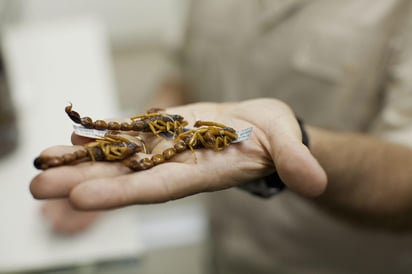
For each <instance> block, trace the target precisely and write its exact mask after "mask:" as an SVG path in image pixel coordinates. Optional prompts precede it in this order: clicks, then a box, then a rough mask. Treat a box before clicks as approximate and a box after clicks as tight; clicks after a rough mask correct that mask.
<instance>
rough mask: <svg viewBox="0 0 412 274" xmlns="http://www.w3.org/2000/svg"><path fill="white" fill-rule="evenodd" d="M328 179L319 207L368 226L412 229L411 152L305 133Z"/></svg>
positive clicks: (362, 138) (345, 136)
mask: <svg viewBox="0 0 412 274" xmlns="http://www.w3.org/2000/svg"><path fill="white" fill-rule="evenodd" d="M308 132H309V135H310V139H311V151H312V153H313V154H314V156H315V158H317V160H318V161H319V162H320V164H321V166H322V167H323V168H324V169H325V171H326V173H327V176H328V186H327V189H326V191H325V193H324V194H323V195H322V196H321V197H320V198H319V201H320V203H321V204H327V206H328V208H332V209H336V210H338V211H340V212H343V213H344V214H345V215H349V216H351V217H360V218H362V219H364V218H363V217H366V216H368V218H366V219H367V220H368V221H372V222H373V221H382V220H385V221H390V222H393V223H395V224H396V223H402V224H404V223H405V222H408V223H412V217H410V216H409V215H410V213H411V211H412V168H411V167H412V149H411V148H408V147H405V146H401V145H397V144H392V143H389V142H385V141H382V140H378V139H376V138H372V137H368V136H366V135H362V134H353V133H337V132H331V131H326V130H321V129H318V128H314V127H308Z"/></svg>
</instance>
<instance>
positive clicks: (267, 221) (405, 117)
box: [183, 0, 412, 274]
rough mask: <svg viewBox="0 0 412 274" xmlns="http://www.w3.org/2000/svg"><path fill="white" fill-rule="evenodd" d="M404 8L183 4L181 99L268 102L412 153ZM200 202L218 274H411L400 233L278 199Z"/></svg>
mask: <svg viewBox="0 0 412 274" xmlns="http://www.w3.org/2000/svg"><path fill="white" fill-rule="evenodd" d="M408 2H409V1H407V0H406V1H402V0H346V1H341V0H317V1H316V0H312V1H311V0H260V1H258V0H255V1H253V0H243V1H240V0H207V1H195V2H194V3H193V5H192V9H191V13H190V18H189V21H188V26H189V28H188V35H187V40H186V43H185V45H186V46H185V50H184V55H183V56H184V58H183V68H184V72H185V76H186V77H187V80H188V82H189V85H190V87H191V93H190V94H189V96H190V98H191V100H193V101H228V100H244V99H248V98H253V97H276V98H279V99H281V100H284V101H285V102H287V103H288V104H290V105H291V106H292V108H293V109H294V111H295V112H296V113H297V115H298V116H300V117H302V118H303V119H304V121H305V122H306V123H308V124H311V125H316V126H321V127H325V128H331V129H336V130H351V131H363V132H366V131H367V132H370V133H371V134H374V135H377V136H380V137H382V138H387V139H390V140H392V141H396V142H402V143H405V144H409V145H412V138H411V137H412V43H411V41H410V40H411V39H410V37H411V36H412V35H411V33H409V32H412V28H411V26H412V24H411V22H410V21H412V20H409V18H412V10H411V9H410V8H409V6H408V5H407V4H408ZM408 26H409V28H408ZM257 115H258V113H257ZM211 196H212V197H211V199H212V200H213V202H212V203H211V211H210V212H211V232H212V235H213V237H212V243H213V247H214V250H213V251H214V254H215V263H216V265H217V266H218V267H219V268H220V269H221V270H222V273H237V274H238V273H328V274H329V273H411V272H412V235H411V234H402V235H399V234H395V233H390V232H384V231H381V230H373V229H366V228H361V227H356V226H353V225H351V224H349V223H347V222H345V221H344V220H342V219H339V218H337V217H334V216H331V215H328V214H327V213H325V212H323V211H321V210H320V209H319V208H317V207H315V206H314V205H313V204H311V203H310V202H308V201H306V200H305V199H303V198H301V197H299V196H297V195H295V194H294V193H292V192H289V191H287V190H286V191H285V192H283V193H281V194H279V195H277V196H275V197H273V198H271V199H269V200H264V199H258V198H255V197H252V196H251V195H249V194H247V193H243V192H241V191H240V190H236V189H231V190H228V191H223V192H220V193H216V194H213V195H211ZM365 199H367V197H365ZM219 273H220V272H219Z"/></svg>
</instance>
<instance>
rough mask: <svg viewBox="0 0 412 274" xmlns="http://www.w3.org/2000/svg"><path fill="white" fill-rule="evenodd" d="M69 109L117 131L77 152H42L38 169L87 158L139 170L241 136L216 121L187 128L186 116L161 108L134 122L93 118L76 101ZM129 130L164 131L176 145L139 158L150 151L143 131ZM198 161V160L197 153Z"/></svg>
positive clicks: (89, 124) (74, 116)
mask: <svg viewBox="0 0 412 274" xmlns="http://www.w3.org/2000/svg"><path fill="white" fill-rule="evenodd" d="M65 111H66V113H67V114H68V116H69V117H70V119H71V120H72V121H74V122H75V123H77V124H80V125H82V126H83V127H85V128H88V129H98V130H109V132H113V131H115V133H107V134H106V135H105V136H103V138H102V139H97V140H95V141H93V142H89V143H86V144H84V145H83V148H82V149H80V150H77V151H75V152H73V153H67V154H64V155H61V156H55V157H48V156H39V157H37V158H36V159H35V160H34V166H35V167H36V168H38V169H43V170H45V169H48V168H52V167H58V166H62V165H72V164H76V163H79V162H84V161H122V162H123V164H124V165H126V166H127V167H129V168H130V169H131V170H134V171H138V170H144V169H148V168H151V167H153V166H155V165H159V164H161V163H164V162H166V161H168V160H170V159H171V158H173V157H174V156H175V155H176V154H178V153H181V152H183V151H185V150H187V149H190V150H191V151H192V152H193V154H194V149H198V148H209V149H214V150H215V151H221V150H223V149H224V148H225V147H227V146H228V145H230V144H231V143H232V142H233V141H234V140H236V139H237V137H238V135H237V133H236V131H235V130H234V129H233V128H231V127H227V126H226V125H224V124H220V123H216V122H209V121H197V122H196V123H195V124H194V128H192V129H186V128H185V126H186V125H187V124H188V123H187V122H186V121H185V120H184V118H183V117H182V116H180V115H178V114H167V113H164V112H162V111H161V110H160V109H151V110H149V111H147V113H146V114H142V115H137V116H134V117H132V118H130V119H131V122H130V123H127V122H123V123H119V122H107V121H105V120H96V121H93V120H92V119H91V118H90V117H81V116H80V115H79V114H78V113H77V112H76V111H73V110H72V105H69V106H67V107H66V108H65ZM128 131H135V132H143V133H152V134H153V135H155V136H158V137H159V136H160V135H161V134H163V135H169V138H171V139H172V140H173V145H172V146H171V147H169V148H167V149H165V150H164V151H163V152H162V153H159V154H154V155H152V156H151V157H145V158H139V157H137V153H139V152H142V153H145V154H148V153H150V151H149V150H148V148H147V146H146V144H145V142H144V141H143V139H142V138H141V137H140V136H139V135H137V136H134V135H133V136H132V135H127V134H125V133H126V132H128ZM119 132H121V133H122V134H119ZM170 136H171V137H170ZM164 138H167V137H164ZM194 155H195V154H194ZM195 161H196V162H197V158H196V155H195Z"/></svg>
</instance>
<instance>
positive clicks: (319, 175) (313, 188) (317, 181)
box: [270, 118, 327, 197]
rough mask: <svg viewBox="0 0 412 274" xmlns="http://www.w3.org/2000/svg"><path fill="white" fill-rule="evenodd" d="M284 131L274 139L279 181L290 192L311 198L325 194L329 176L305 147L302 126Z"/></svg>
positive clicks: (290, 124)
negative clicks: (280, 180)
mask: <svg viewBox="0 0 412 274" xmlns="http://www.w3.org/2000/svg"><path fill="white" fill-rule="evenodd" d="M293 119H294V118H293ZM295 120H296V119H295ZM281 128H283V133H282V134H273V135H272V136H278V137H276V138H270V145H271V148H272V149H271V153H272V159H273V160H274V164H275V167H276V170H277V172H278V174H279V177H280V178H281V179H282V181H283V182H284V183H285V184H286V185H287V186H288V188H290V189H291V190H292V191H295V192H297V193H299V194H302V195H305V196H311V197H313V196H318V195H320V194H322V193H323V192H324V190H325V189H326V184H327V176H326V173H325V171H324V170H323V168H322V167H321V166H320V164H319V162H318V161H317V160H316V159H315V157H314V156H313V155H312V153H311V152H310V150H309V149H308V147H307V146H306V145H304V144H303V143H302V137H301V136H302V135H301V129H300V126H299V124H298V123H297V121H289V122H287V123H285V124H284V125H283V127H281Z"/></svg>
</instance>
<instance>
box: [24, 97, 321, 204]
mask: <svg viewBox="0 0 412 274" xmlns="http://www.w3.org/2000/svg"><path fill="white" fill-rule="evenodd" d="M167 112H168V113H178V114H180V115H182V116H184V117H185V118H186V119H187V120H188V121H189V125H190V124H193V123H194V122H195V120H197V119H201V120H210V121H217V122H220V123H224V124H227V125H228V126H231V127H233V128H235V129H244V128H248V127H253V134H252V136H251V137H250V139H249V140H247V141H244V142H242V143H238V144H233V145H231V146H229V147H228V148H226V149H225V150H224V151H220V152H215V151H213V150H206V149H200V150H196V156H197V159H198V160H197V163H196V162H195V161H194V158H193V155H192V154H191V152H190V151H186V152H184V153H181V154H179V155H177V156H176V157H175V158H173V160H172V161H170V162H167V163H164V164H161V165H159V166H155V167H153V168H152V169H149V170H145V171H140V172H130V170H129V169H128V168H127V167H125V166H123V165H122V164H121V163H102V162H89V163H82V164H78V165H76V166H63V167H58V168H53V169H49V170H46V171H44V172H41V173H40V174H38V175H37V176H36V177H35V178H34V179H33V180H32V182H31V184H30V190H31V192H32V194H33V196H34V197H35V198H38V199H52V198H65V197H67V198H69V199H70V201H71V203H72V204H73V205H74V206H75V207H76V208H79V209H88V210H91V209H107V208H115V207H121V206H125V205H130V204H142V203H158V202H166V201H169V200H174V199H178V198H182V197H185V196H188V195H192V194H196V193H200V192H205V191H216V190H222V189H226V188H229V187H233V186H236V185H240V184H242V183H246V182H250V181H253V180H256V179H259V178H261V177H263V176H266V175H268V174H270V173H272V172H274V171H275V165H274V162H276V170H277V171H278V172H279V174H280V176H281V178H282V179H283V180H284V181H285V183H286V184H287V185H288V187H289V188H290V189H292V190H294V191H296V192H298V193H301V194H302V195H305V196H317V195H319V194H321V193H322V192H323V191H324V189H325V186H326V175H325V173H324V171H323V169H322V168H321V167H320V165H319V164H318V162H317V161H316V159H315V158H314V157H313V156H312V154H311V153H310V151H309V150H308V148H307V147H306V146H305V145H303V144H302V142H301V138H302V137H301V131H300V128H299V126H298V124H297V122H296V119H295V116H294V114H293V112H292V111H291V110H290V108H289V107H288V106H287V105H285V104H284V103H282V102H280V101H277V100H274V99H256V100H250V101H245V102H241V103H224V104H213V103H198V104H192V105H185V106H181V107H176V108H171V109H168V110H167ZM153 138H158V137H153ZM73 142H74V143H77V144H78V143H81V142H84V139H82V138H77V137H76V136H75V137H74V138H73ZM168 146H170V142H169V141H167V140H164V141H163V140H161V141H159V142H158V144H157V145H156V147H154V148H153V153H156V152H160V151H162V150H163V149H165V148H166V147H168ZM77 148H78V147H76V146H74V147H63V146H60V147H52V148H49V149H47V150H46V151H44V152H43V153H42V154H43V155H61V154H63V153H67V152H70V151H73V150H75V149H77Z"/></svg>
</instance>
